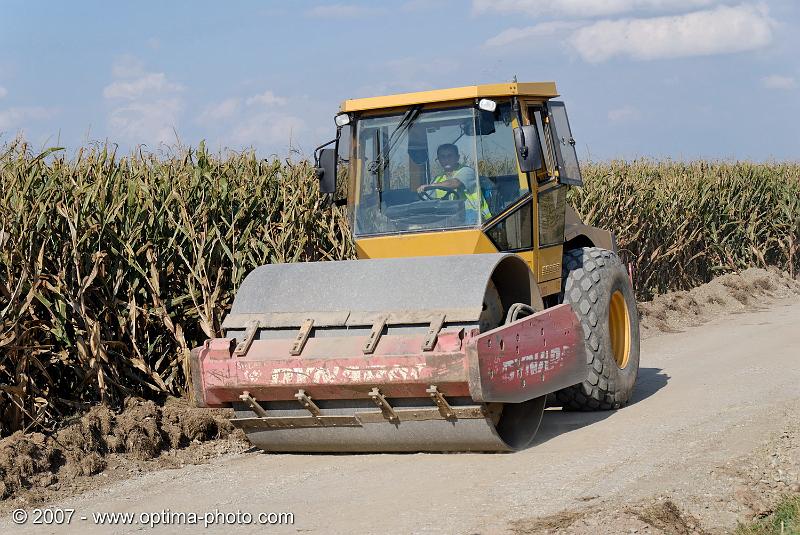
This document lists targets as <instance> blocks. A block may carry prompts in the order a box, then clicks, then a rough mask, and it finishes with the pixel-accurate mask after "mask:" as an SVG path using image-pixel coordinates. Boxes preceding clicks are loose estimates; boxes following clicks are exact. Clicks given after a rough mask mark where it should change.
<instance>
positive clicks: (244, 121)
mask: <svg viewBox="0 0 800 535" xmlns="http://www.w3.org/2000/svg"><path fill="white" fill-rule="evenodd" d="M302 100H303V98H302V97H283V96H279V95H276V94H275V93H274V92H273V91H270V90H266V91H263V92H261V93H258V94H256V95H251V96H245V97H238V96H236V97H230V98H226V99H224V100H222V101H220V102H217V103H214V104H211V105H209V106H207V107H206V108H205V109H204V110H203V111H202V112H201V113H200V115H199V116H198V118H197V123H198V124H201V125H203V127H204V132H203V137H205V138H207V139H211V140H212V141H213V140H217V143H218V145H219V146H220V147H223V146H226V147H231V148H237V149H241V148H244V147H255V148H259V149H262V150H263V149H267V150H270V151H274V152H275V153H276V154H281V155H283V154H286V153H287V151H288V149H289V148H291V147H298V146H300V145H302V144H304V143H305V142H307V141H309V139H307V138H309V137H310V134H311V128H310V127H309V125H308V122H307V121H306V120H304V119H303V118H302V117H300V116H299V115H300V114H302V113H306V114H308V113H309V112H310V110H309V109H308V104H309V103H308V102H304V101H302ZM301 110H302V111H301ZM310 141H312V142H313V141H314V140H310Z"/></svg>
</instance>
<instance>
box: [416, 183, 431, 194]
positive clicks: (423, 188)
mask: <svg viewBox="0 0 800 535" xmlns="http://www.w3.org/2000/svg"><path fill="white" fill-rule="evenodd" d="M429 185H430V184H423V185H421V186H420V187H418V188H417V193H422V192H423V191H425V190H427V189H428V186H429Z"/></svg>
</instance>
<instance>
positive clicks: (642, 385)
mask: <svg viewBox="0 0 800 535" xmlns="http://www.w3.org/2000/svg"><path fill="white" fill-rule="evenodd" d="M668 381H669V375H667V374H666V373H664V370H662V369H661V368H639V377H637V378H636V388H635V389H634V390H633V398H631V403H630V404H631V405H633V404H634V403H639V402H640V401H642V400H643V399H647V398H649V397H650V396H652V395H653V394H655V393H656V392H658V391H659V390H661V389H662V388H664V387H665V386H667V382H668Z"/></svg>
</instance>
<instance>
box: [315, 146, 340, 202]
mask: <svg viewBox="0 0 800 535" xmlns="http://www.w3.org/2000/svg"><path fill="white" fill-rule="evenodd" d="M338 160H339V158H338V155H337V154H336V149H322V150H320V151H319V160H318V164H317V165H318V167H315V168H314V172H315V173H316V174H317V178H318V179H319V191H320V192H321V193H336V164H337V163H338Z"/></svg>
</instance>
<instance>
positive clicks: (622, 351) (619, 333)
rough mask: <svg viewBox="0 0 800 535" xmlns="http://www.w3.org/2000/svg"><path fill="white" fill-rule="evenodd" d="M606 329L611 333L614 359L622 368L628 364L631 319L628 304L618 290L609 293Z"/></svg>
mask: <svg viewBox="0 0 800 535" xmlns="http://www.w3.org/2000/svg"><path fill="white" fill-rule="evenodd" d="M608 330H609V332H610V333H611V351H613V352H614V360H615V361H616V362H617V366H619V367H620V369H622V368H624V367H625V366H627V365H628V359H630V356H631V320H630V316H629V315H628V304H627V303H626V302H625V297H623V295H622V292H621V291H619V290H617V291H616V292H614V293H613V294H611V303H610V304H609V307H608Z"/></svg>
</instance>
